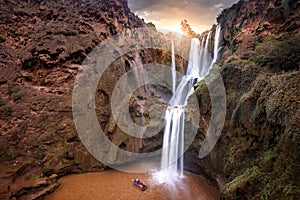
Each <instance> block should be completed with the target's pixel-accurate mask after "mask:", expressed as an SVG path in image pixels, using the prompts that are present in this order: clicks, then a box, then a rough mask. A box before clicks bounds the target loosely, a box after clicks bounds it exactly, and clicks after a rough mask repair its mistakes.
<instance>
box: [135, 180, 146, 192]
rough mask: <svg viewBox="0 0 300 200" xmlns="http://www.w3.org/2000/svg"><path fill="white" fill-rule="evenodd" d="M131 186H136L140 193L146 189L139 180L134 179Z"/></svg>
mask: <svg viewBox="0 0 300 200" xmlns="http://www.w3.org/2000/svg"><path fill="white" fill-rule="evenodd" d="M133 185H135V186H137V187H138V188H140V190H142V191H145V190H146V189H147V186H146V185H145V184H144V183H143V182H141V181H140V180H139V179H135V180H134V181H133Z"/></svg>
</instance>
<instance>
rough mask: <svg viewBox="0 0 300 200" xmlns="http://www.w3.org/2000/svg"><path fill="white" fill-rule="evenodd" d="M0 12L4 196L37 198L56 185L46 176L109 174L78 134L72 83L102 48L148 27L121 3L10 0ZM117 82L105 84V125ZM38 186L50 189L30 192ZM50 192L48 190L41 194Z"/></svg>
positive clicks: (0, 144)
mask: <svg viewBox="0 0 300 200" xmlns="http://www.w3.org/2000/svg"><path fill="white" fill-rule="evenodd" d="M0 7H1V11H0V19H1V24H0V30H1V36H0V56H1V59H0V69H1V70H0V124H1V125H0V132H1V135H0V152H1V155H0V163H1V166H0V168H1V177H0V179H1V181H0V185H1V188H0V196H1V197H2V196H6V197H8V196H15V197H19V196H22V195H28V194H31V193H36V194H37V196H35V195H33V196H34V197H35V198H37V197H38V196H43V195H45V194H46V193H48V192H49V191H52V190H53V189H54V188H56V187H57V183H54V184H52V182H53V181H50V180H48V178H46V177H47V176H50V175H51V174H58V175H64V174H67V173H71V172H85V171H99V170H103V169H104V168H105V166H104V165H103V164H101V163H99V162H98V161H96V160H95V159H94V158H93V157H92V156H91V155H90V154H89V153H88V152H87V151H86V149H85V148H84V146H83V145H82V144H81V142H80V141H79V138H78V136H77V135H76V130H75V127H74V124H73V121H72V107H71V106H72V101H71V100H72V97H71V95H72V87H73V83H74V80H75V76H76V74H77V71H78V68H79V65H80V64H81V63H82V61H83V60H84V59H85V57H86V55H87V54H88V53H89V52H90V51H91V50H92V49H93V48H94V47H95V46H96V45H97V44H98V43H99V42H101V41H103V40H105V39H106V38H107V37H109V36H112V35H114V34H117V33H120V32H122V31H123V30H125V29H128V28H136V27H141V26H144V22H143V21H142V20H141V19H139V18H137V17H136V16H135V15H134V14H133V13H131V12H130V10H129V8H128V6H127V3H126V1H123V0H117V1H113V0H103V1H98V0H97V1H88V2H87V1H79V0H78V1H77V0H66V1H58V2H55V1H50V0H49V1H47V0H46V1H14V0H11V1H1V2H0ZM121 70H123V69H121ZM124 71H125V67H124ZM112 84H113V83H109V82H107V83H106V84H105V87H104V88H100V89H99V93H98V94H97V97H96V98H97V102H98V103H99V106H101V108H104V109H103V110H102V112H103V113H104V114H103V113H102V114H103V115H99V117H100V120H99V121H101V120H102V121H104V124H107V123H108V120H109V118H107V116H109V114H110V111H109V109H107V105H108V103H109V98H110V96H109V94H107V93H106V92H105V89H111V87H113V85H112ZM105 113H106V114H107V115H105ZM36 180H43V181H44V183H42V184H41V185H39V186H38V187H37V188H39V189H38V190H36V189H32V191H31V189H30V188H36V187H35V184H36ZM54 182H55V181H54ZM49 184H50V185H51V186H50V187H47V186H48V185H49ZM25 186H26V187H28V188H29V191H26V192H25V191H23V189H22V188H23V187H25ZM45 187H47V188H48V189H49V188H50V190H48V189H45V191H44V192H39V190H42V189H43V188H45Z"/></svg>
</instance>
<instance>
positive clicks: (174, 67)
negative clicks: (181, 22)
mask: <svg viewBox="0 0 300 200" xmlns="http://www.w3.org/2000/svg"><path fill="white" fill-rule="evenodd" d="M175 90H176V63H175V50H174V42H173V41H172V92H173V94H174V93H175Z"/></svg>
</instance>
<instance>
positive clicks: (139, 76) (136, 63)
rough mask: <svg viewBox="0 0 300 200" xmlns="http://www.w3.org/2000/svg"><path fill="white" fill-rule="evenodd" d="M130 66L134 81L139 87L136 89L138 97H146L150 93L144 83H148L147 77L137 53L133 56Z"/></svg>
mask: <svg viewBox="0 0 300 200" xmlns="http://www.w3.org/2000/svg"><path fill="white" fill-rule="evenodd" d="M132 66H133V69H134V75H135V80H136V82H137V85H139V86H140V87H139V88H138V92H139V95H141V96H143V97H147V96H148V93H149V91H150V89H149V85H147V84H145V83H146V82H149V81H148V75H147V72H146V71H145V69H144V68H143V64H142V58H141V57H140V55H139V54H138V53H136V54H135V57H134V60H133V61H132Z"/></svg>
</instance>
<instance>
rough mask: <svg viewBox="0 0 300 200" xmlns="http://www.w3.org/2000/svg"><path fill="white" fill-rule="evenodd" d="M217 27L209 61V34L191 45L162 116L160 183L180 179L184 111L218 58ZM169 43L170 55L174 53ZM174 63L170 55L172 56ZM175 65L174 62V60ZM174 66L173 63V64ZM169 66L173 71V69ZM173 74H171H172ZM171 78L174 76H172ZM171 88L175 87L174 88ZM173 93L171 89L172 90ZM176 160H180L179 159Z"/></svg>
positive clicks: (218, 27) (218, 29) (218, 28)
mask: <svg viewBox="0 0 300 200" xmlns="http://www.w3.org/2000/svg"><path fill="white" fill-rule="evenodd" d="M219 35H220V26H217V28H216V32H215V38H214V39H215V40H214V55H213V58H211V56H210V54H209V52H208V43H209V41H210V37H211V32H209V33H208V35H207V36H206V42H205V45H204V43H203V42H204V38H203V39H202V43H201V45H200V42H199V39H198V38H194V39H192V41H191V47H190V53H189V61H188V68H187V72H186V75H185V76H183V78H182V80H181V82H180V83H179V85H178V86H177V88H176V90H173V91H175V93H173V96H172V98H171V100H170V101H169V106H168V108H167V110H166V113H165V130H164V138H163V149H162V158H161V169H162V170H161V171H160V175H159V179H164V180H159V181H164V182H171V183H172V182H173V181H174V178H175V179H177V178H178V177H183V164H184V163H183V153H184V120H185V111H184V107H185V106H186V104H187V100H188V98H189V96H190V95H191V94H192V93H193V91H194V85H195V84H196V83H197V82H198V81H200V80H202V79H204V77H205V76H207V75H208V74H209V71H210V69H211V68H212V66H213V64H214V63H215V62H216V60H217V58H218V51H219V37H220V36H219ZM203 47H204V49H203ZM173 48H174V46H173V43H172V52H173ZM172 61H173V55H172ZM174 62H175V60H174ZM174 65H175V63H174ZM174 65H173V64H172V67H173V66H174ZM172 74H173V71H172ZM172 77H174V76H172ZM173 86H174V84H173ZM172 89H174V87H173V88H172ZM178 158H179V159H178Z"/></svg>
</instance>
